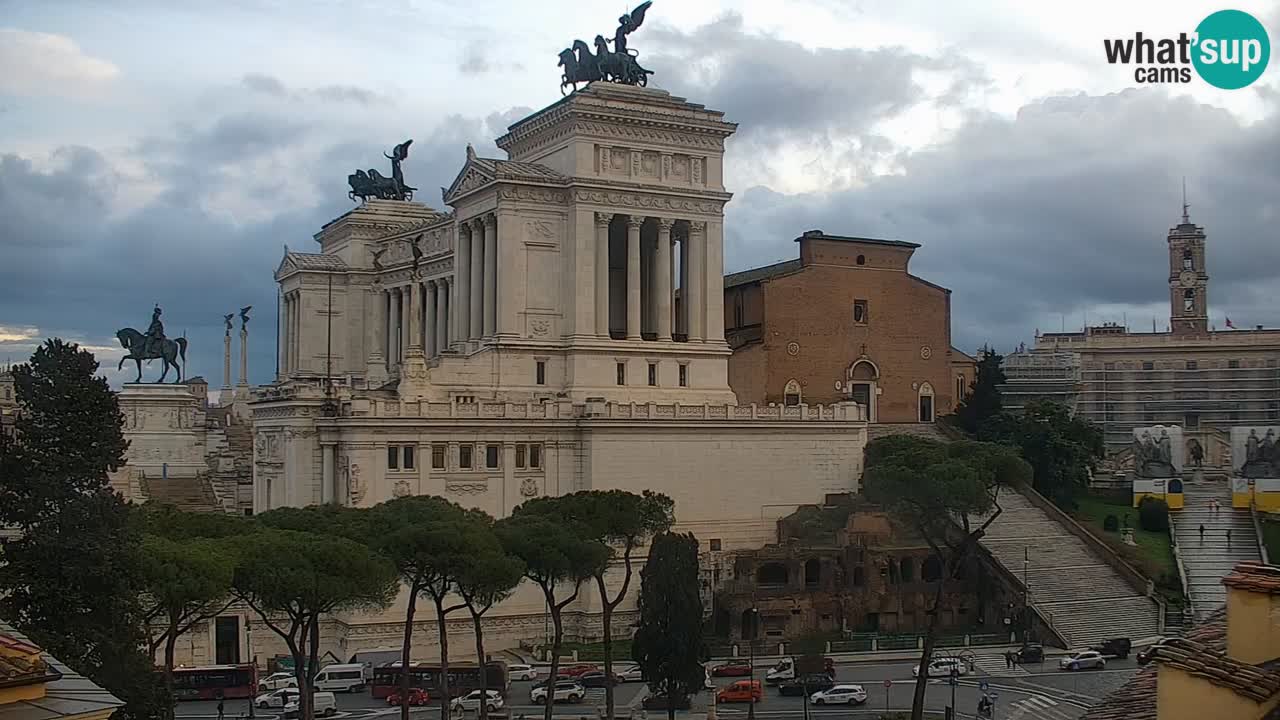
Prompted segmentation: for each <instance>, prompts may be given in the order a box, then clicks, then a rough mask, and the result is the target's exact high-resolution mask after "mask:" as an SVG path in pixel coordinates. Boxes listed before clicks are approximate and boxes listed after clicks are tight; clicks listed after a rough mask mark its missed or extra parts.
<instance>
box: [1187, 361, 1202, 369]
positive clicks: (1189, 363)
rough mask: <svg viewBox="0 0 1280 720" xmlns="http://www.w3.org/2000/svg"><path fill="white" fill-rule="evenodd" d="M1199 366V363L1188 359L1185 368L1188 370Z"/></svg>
mask: <svg viewBox="0 0 1280 720" xmlns="http://www.w3.org/2000/svg"><path fill="white" fill-rule="evenodd" d="M1199 367H1200V364H1199V363H1197V362H1196V361H1195V360H1188V361H1187V369H1188V370H1196V369H1198V368H1199Z"/></svg>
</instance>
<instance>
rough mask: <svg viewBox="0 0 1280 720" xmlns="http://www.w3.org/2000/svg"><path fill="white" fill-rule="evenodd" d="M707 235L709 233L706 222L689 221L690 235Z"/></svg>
mask: <svg viewBox="0 0 1280 720" xmlns="http://www.w3.org/2000/svg"><path fill="white" fill-rule="evenodd" d="M706 233H707V221H706V220H690V221H689V234H690V235H705V234H706Z"/></svg>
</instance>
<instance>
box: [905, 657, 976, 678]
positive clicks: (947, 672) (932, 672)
mask: <svg viewBox="0 0 1280 720" xmlns="http://www.w3.org/2000/svg"><path fill="white" fill-rule="evenodd" d="M952 673H955V674H956V675H968V674H969V666H968V665H965V662H964V661H963V660H961V659H960V658H952V657H946V658H934V659H933V660H932V661H931V662H930V663H929V668H928V672H927V673H926V675H925V677H951V675H952ZM919 676H920V666H919V665H916V666H915V667H913V668H911V677H919Z"/></svg>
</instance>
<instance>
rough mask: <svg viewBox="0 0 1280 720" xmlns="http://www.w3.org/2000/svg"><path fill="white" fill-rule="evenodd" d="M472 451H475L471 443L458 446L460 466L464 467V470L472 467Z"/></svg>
mask: <svg viewBox="0 0 1280 720" xmlns="http://www.w3.org/2000/svg"><path fill="white" fill-rule="evenodd" d="M472 452H474V448H472V447H471V446H470V445H459V446H458V467H460V468H462V469H463V470H470V469H471V453H472Z"/></svg>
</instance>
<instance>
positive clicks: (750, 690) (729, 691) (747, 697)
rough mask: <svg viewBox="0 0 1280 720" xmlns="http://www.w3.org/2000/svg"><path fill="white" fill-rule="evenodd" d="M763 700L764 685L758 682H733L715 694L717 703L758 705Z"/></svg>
mask: <svg viewBox="0 0 1280 720" xmlns="http://www.w3.org/2000/svg"><path fill="white" fill-rule="evenodd" d="M762 698H764V685H763V684H762V683H761V682H760V681H759V680H734V681H733V683H731V684H730V685H729V686H728V687H724V688H720V692H718V693H716V702H717V703H733V702H746V703H758V702H760V700H761V699H762Z"/></svg>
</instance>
